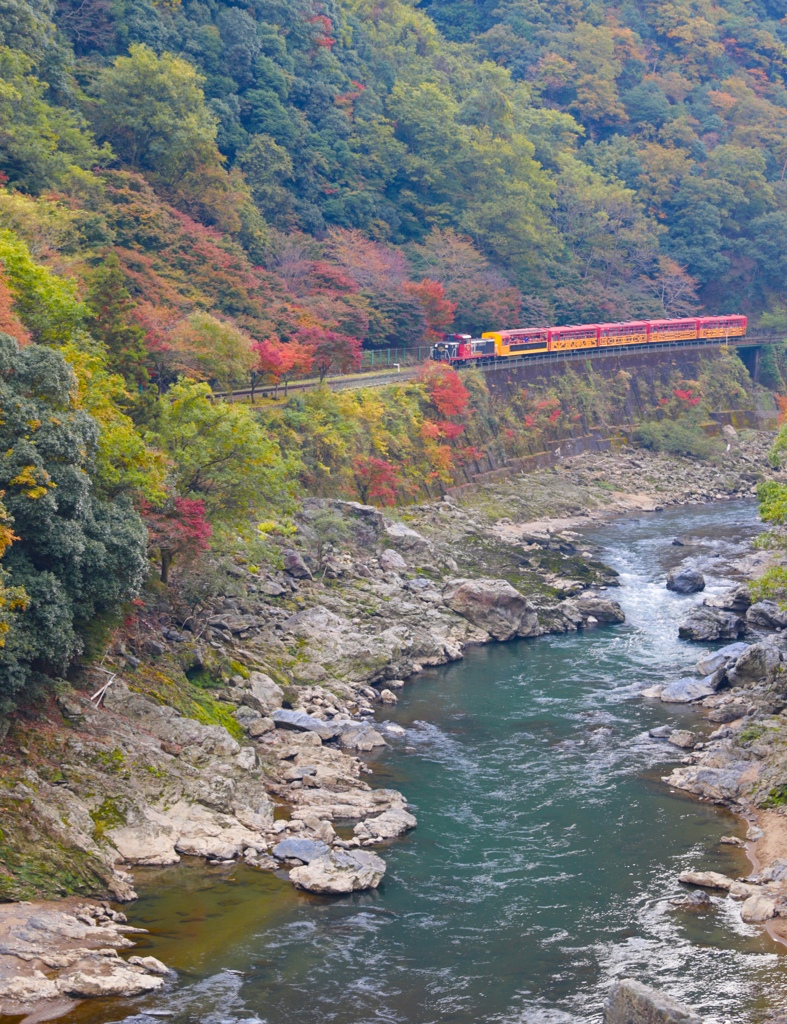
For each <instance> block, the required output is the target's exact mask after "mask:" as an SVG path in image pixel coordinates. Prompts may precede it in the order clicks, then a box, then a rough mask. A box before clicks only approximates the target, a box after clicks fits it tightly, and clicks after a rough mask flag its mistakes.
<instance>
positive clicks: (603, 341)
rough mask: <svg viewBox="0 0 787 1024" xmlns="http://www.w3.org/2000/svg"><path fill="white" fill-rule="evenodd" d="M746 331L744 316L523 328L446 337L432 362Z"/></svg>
mask: <svg viewBox="0 0 787 1024" xmlns="http://www.w3.org/2000/svg"><path fill="white" fill-rule="evenodd" d="M747 327H748V320H747V318H746V317H745V316H703V317H681V318H677V319H673V320H628V321H626V322H623V323H611V324H574V325H571V326H565V327H521V328H517V329H515V330H510V331H488V332H486V333H484V334H483V335H482V336H481V337H480V338H471V337H470V335H469V334H446V335H445V337H444V339H443V341H441V342H439V343H438V344H437V345H435V346H433V348H432V351H431V358H432V359H436V360H438V361H441V362H449V363H468V362H487V361H490V360H495V359H507V358H511V357H513V356H528V355H537V354H539V353H544V352H571V351H577V350H581V349H591V348H608V347H610V346H629V345H663V344H665V343H670V342H684V341H697V340H698V339H714V338H725V339H726V338H740V337H743V336H744V335H745V334H746V330H747Z"/></svg>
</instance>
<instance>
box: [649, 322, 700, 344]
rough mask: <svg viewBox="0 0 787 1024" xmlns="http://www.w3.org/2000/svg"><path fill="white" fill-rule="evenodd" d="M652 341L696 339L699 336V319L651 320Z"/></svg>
mask: <svg viewBox="0 0 787 1024" xmlns="http://www.w3.org/2000/svg"><path fill="white" fill-rule="evenodd" d="M649 323H650V340H651V342H664V341H694V340H695V339H696V337H697V321H696V320H695V319H691V320H650V321H649Z"/></svg>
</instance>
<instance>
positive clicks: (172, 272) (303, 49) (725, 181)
mask: <svg viewBox="0 0 787 1024" xmlns="http://www.w3.org/2000/svg"><path fill="white" fill-rule="evenodd" d="M785 42H787V6H786V7H785V8H784V10H782V9H781V8H780V7H779V4H778V2H777V0H774V2H772V3H765V2H764V0H763V2H756V0H749V2H744V0H725V2H720V3H712V2H711V0H696V2H686V3H683V2H675V3H650V2H649V0H643V2H641V3H633V2H631V3H625V2H624V3H622V4H619V5H613V4H611V3H606V2H603V0H558V2H555V3H550V4H546V3H544V4H542V3H539V2H538V0H494V2H493V0H478V2H470V0H421V2H420V3H416V2H410V0H248V2H229V0H0V411H2V418H0V433H2V434H3V437H4V442H3V450H4V453H5V454H4V455H3V459H2V460H0V490H2V495H0V497H1V498H2V503H3V504H2V505H0V558H2V563H0V715H2V714H3V713H4V712H5V711H7V710H9V709H11V708H12V707H13V706H14V703H15V702H16V701H17V699H18V698H19V694H20V693H27V694H28V695H29V694H31V693H34V692H36V687H46V686H49V684H50V683H51V679H52V678H53V676H54V675H56V674H57V673H62V672H65V671H66V670H67V669H68V666H69V664H70V663H71V662H72V660H73V659H74V658H75V657H78V656H79V655H80V652H87V653H88V654H90V653H91V652H95V651H96V650H99V649H100V645H101V642H102V639H101V638H102V636H103V635H104V634H103V633H102V630H106V629H107V628H109V625H110V624H111V623H112V622H114V621H119V620H120V618H122V616H124V615H127V614H131V613H132V610H133V604H132V602H133V601H134V600H136V599H137V595H138V594H139V593H140V590H141V588H142V587H143V586H144V585H146V583H145V581H146V580H147V581H148V582H147V585H150V578H151V577H150V573H149V570H150V567H151V565H155V567H156V569H157V570H158V572H159V576H160V579H161V581H162V585H166V584H167V583H168V582H169V571H170V568H171V567H172V566H173V565H174V566H175V569H176V570H177V568H178V566H180V565H186V564H187V563H189V560H191V561H192V562H194V563H195V564H196V563H198V562H199V559H200V558H201V557H202V555H203V554H204V552H205V550H206V549H208V548H210V551H211V553H212V556H215V557H216V558H221V557H225V556H226V557H231V558H236V559H237V558H243V559H246V560H247V561H253V562H261V561H263V560H264V559H265V558H273V557H275V545H273V544H272V541H271V538H272V537H273V536H274V535H276V534H277V532H278V534H279V535H286V533H287V530H289V529H290V528H291V527H290V525H289V523H288V516H289V514H290V512H291V510H292V508H293V507H294V502H295V500H296V499H297V498H298V496H299V495H302V494H303V493H304V491H308V492H310V493H317V494H331V495H342V496H347V497H361V498H363V500H370V501H376V502H378V503H380V504H393V503H396V502H404V501H407V500H411V499H413V498H415V497H417V496H419V495H423V494H429V493H430V488H431V489H434V488H436V489H438V490H439V488H440V487H441V486H444V485H446V484H448V483H450V482H451V481H452V480H454V479H455V476H456V474H457V473H458V472H460V471H461V469H462V467H463V466H465V465H469V464H470V463H472V462H474V461H475V460H477V459H479V458H480V457H481V456H482V455H483V453H484V451H487V450H491V449H494V451H495V453H496V455H497V457H498V458H505V457H506V456H509V455H521V454H524V453H526V452H529V451H533V450H539V449H538V447H537V446H538V445H539V444H543V443H544V439H545V438H546V439H549V440H551V439H553V438H559V437H562V436H566V431H570V430H574V429H579V426H578V425H584V428H587V427H588V426H591V425H597V424H606V423H608V422H610V421H616V417H617V418H618V419H619V418H620V417H621V416H623V415H624V414H625V408H626V403H627V401H628V396H629V395H630V394H631V393H632V389H633V388H634V387H635V385H637V383H638V382H635V381H632V379H631V376H630V375H629V374H626V373H621V374H619V375H618V377H616V379H615V380H614V381H612V382H611V383H606V384H601V383H600V382H599V381H598V380H595V381H592V382H591V383H588V382H587V381H583V380H581V379H580V378H579V377H577V376H567V377H566V378H565V379H564V380H563V381H562V383H555V384H554V385H550V388H549V389H548V390H547V392H543V393H537V392H533V391H531V392H528V391H520V392H518V393H514V394H512V395H511V396H509V400H508V401H507V402H506V403H505V404H504V405H500V404H498V405H494V403H492V402H491V401H490V396H489V393H488V391H487V389H486V386H485V384H484V382H483V380H482V379H481V376H480V375H474V374H472V373H470V374H468V375H466V376H465V377H464V379H463V380H461V381H460V379H459V377H458V376H457V374H456V373H454V372H453V371H451V370H448V369H438V368H436V367H432V368H431V369H427V370H425V371H424V372H423V373H422V375H421V377H420V378H419V379H418V380H414V381H412V382H410V383H408V384H407V386H405V387H401V388H397V389H393V390H392V391H391V392H389V393H384V394H380V393H371V392H358V393H354V394H352V395H350V394H334V393H331V392H329V391H327V390H326V389H323V388H321V389H319V390H317V391H315V392H312V393H310V394H309V395H307V396H305V397H297V398H290V400H289V401H286V402H281V401H278V402H275V403H268V404H267V406H266V407H265V408H260V407H259V405H256V404H255V405H253V406H247V405H242V406H241V405H237V406H231V405H225V404H222V403H215V402H214V401H213V396H212V391H213V390H217V389H224V388H231V387H233V386H236V385H239V384H243V385H248V384H251V385H252V386H253V387H256V386H257V384H259V383H261V382H264V383H271V382H273V383H277V384H278V383H279V382H281V383H283V384H284V385H285V387H286V384H287V382H288V381H289V380H290V379H291V378H293V377H294V376H298V375H300V376H303V375H305V374H309V373H311V374H313V375H314V376H315V377H319V378H322V377H324V376H326V375H327V374H329V373H333V372H336V371H345V370H353V369H355V368H356V367H357V366H358V364H359V361H360V359H361V355H362V349H364V348H366V349H370V348H372V349H373V348H384V347H398V348H401V347H416V346H421V345H425V344H429V343H430V342H431V341H432V340H433V339H434V338H436V337H438V336H439V335H440V334H441V333H442V332H444V331H446V330H460V331H467V332H472V333H480V332H482V331H484V330H488V329H491V328H504V327H515V326H519V325H526V324H545V323H559V322H582V321H584V322H587V321H596V320H612V319H630V318H634V317H640V316H653V317H659V316H663V315H683V314H688V313H692V312H695V311H700V310H702V309H706V310H708V311H713V312H743V313H747V314H748V315H749V316H750V317H752V318H753V320H754V322H761V323H763V324H765V325H770V326H776V327H779V328H785V329H787V312H786V311H785V307H787V300H786V299H785V294H784V293H785V289H786V288H787V285H786V284H785V281H786V280H787V275H785V266H784V261H785V260H787V130H786V129H787V90H785V77H784V76H785V74H786V73H787V47H786V46H785ZM783 363H784V360H783V359H782V361H781V363H780V361H779V358H771V359H770V362H769V363H768V366H767V373H768V374H770V377H769V383H770V384H771V385H772V386H774V387H776V388H778V387H781V386H782V385H783V380H782V376H781V374H782V371H783V369H784V366H783V365H782V364H783ZM673 376H674V374H673ZM668 378H669V373H667V376H666V377H665V378H664V380H663V381H661V382H652V383H651V384H650V385H649V389H648V393H647V394H645V390H646V389H644V388H640V389H639V391H638V393H637V401H638V402H639V403H640V408H641V409H642V410H645V412H646V413H648V415H649V414H650V413H652V414H653V415H654V416H655V415H658V416H661V417H662V418H663V417H664V416H665V415H669V417H671V418H677V419H681V418H682V417H683V418H686V417H688V418H689V419H691V420H692V423H693V424H694V426H695V427H696V426H697V424H698V422H699V421H698V419H697V418H698V417H699V416H700V414H701V412H702V410H703V409H706V408H708V407H710V405H711V404H716V405H718V404H719V402H720V401H723V402H732V401H734V400H737V399H738V398H740V397H741V395H744V394H745V381H744V378H745V372H744V371H743V368H742V366H741V365H740V364H739V363H736V362H735V360H734V359H728V360H727V362H725V363H724V364H723V365H722V364H719V366H717V367H716V368H715V369H713V370H712V371H710V370H709V371H708V372H707V373H706V374H705V376H702V375H700V376H699V377H698V379H697V380H696V381H688V382H687V381H683V380H681V379H678V378H677V377H676V378H675V379H674V380H673V379H671V378H669V379H668ZM681 395H689V396H691V400H690V402H688V401H687V400H684V399H682V398H681ZM720 396H723V397H720ZM681 403H683V404H681ZM698 403H699V404H698ZM686 436H689V435H688V434H687V435H686ZM681 443H683V442H681ZM691 443H694V442H691ZM205 585H206V586H207V584H205ZM195 586H196V584H195Z"/></svg>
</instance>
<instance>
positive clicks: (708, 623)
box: [678, 605, 744, 642]
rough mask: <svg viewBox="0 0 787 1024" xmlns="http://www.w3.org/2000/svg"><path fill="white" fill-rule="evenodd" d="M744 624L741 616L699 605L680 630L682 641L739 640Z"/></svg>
mask: <svg viewBox="0 0 787 1024" xmlns="http://www.w3.org/2000/svg"><path fill="white" fill-rule="evenodd" d="M743 631H744V624H743V619H742V618H740V616H738V615H735V614H733V613H732V612H724V611H718V610H717V609H715V608H707V607H706V606H704V605H699V606H698V607H696V608H692V610H691V611H690V612H689V614H688V616H687V617H686V619H685V621H684V622H683V623H682V624H681V625H680V627H679V628H678V636H679V637H680V638H681V639H682V640H699V641H702V642H708V641H711V640H737V639H738V637H740V636H741V635H742V634H743Z"/></svg>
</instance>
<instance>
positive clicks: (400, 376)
mask: <svg viewBox="0 0 787 1024" xmlns="http://www.w3.org/2000/svg"><path fill="white" fill-rule="evenodd" d="M783 340H784V339H783V338H782V337H781V335H775V334H757V333H751V334H747V335H746V336H745V337H743V338H733V339H729V340H727V339H725V338H700V339H697V340H696V341H666V342H656V343H650V344H647V345H616V346H615V347H614V348H596V349H579V350H576V351H568V352H545V353H541V354H539V355H526V356H509V357H507V358H505V359H487V360H480V361H478V362H477V363H474V364H473V365H476V366H477V367H478V369H479V370H481V371H483V372H484V373H494V372H499V371H501V370H515V369H519V368H520V367H523V366H535V365H543V364H545V363H556V362H576V361H577V360H586V359H592V360H594V361H595V360H603V359H614V358H615V357H617V356H621V355H635V354H638V355H645V354H646V353H650V354H654V353H657V352H669V353H672V352H677V351H678V350H684V351H686V350H688V351H696V350H698V349H714V348H723V347H725V346H727V347H730V346H731V347H733V348H744V349H752V348H759V347H761V346H762V345H773V344H776V343H779V342H782V341H783ZM418 371H419V367H418V366H402V367H400V368H399V369H392V370H385V371H378V372H369V371H368V370H367V371H365V372H360V373H354V374H347V375H345V376H339V377H326V378H325V381H324V383H325V385H326V386H327V387H328V388H330V390H331V391H355V390H358V389H359V388H380V387H385V386H386V385H390V384H399V383H402V382H404V381H406V380H412V379H413V378H414V377H416V376H417V375H418ZM319 384H320V381H319V380H318V379H317V378H314V379H312V380H298V381H292V382H291V383H290V384H289V386H288V387H287V388H286V390H285V388H284V387H283V386H282V385H279V387H278V388H275V387H271V386H267V385H266V386H265V387H259V388H255V389H254V399H255V400H256V399H257V398H275V397H281V396H282V395H283V394H285V393H286V394H290V393H292V392H296V391H310V390H311V389H312V388H316V387H319ZM215 397H216V398H221V399H224V400H226V401H230V402H234V401H244V400H246V399H250V398H252V391H251V388H241V389H239V390H237V391H217V392H216V394H215Z"/></svg>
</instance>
